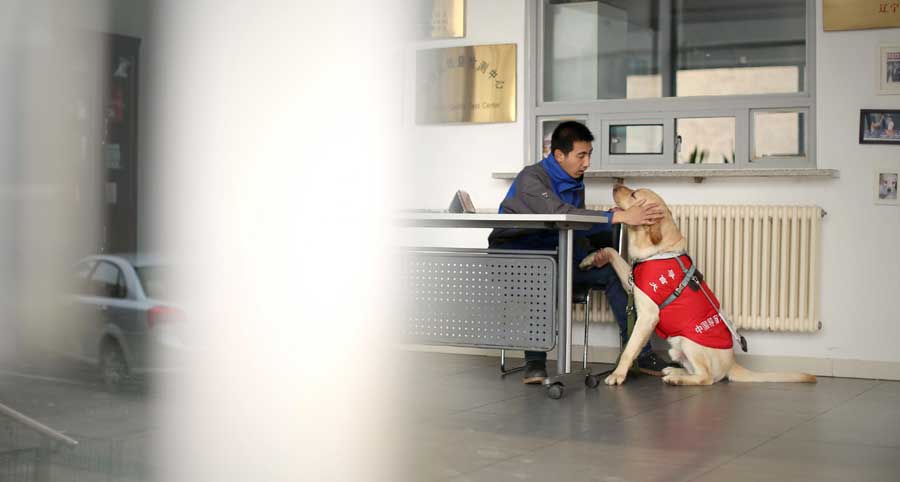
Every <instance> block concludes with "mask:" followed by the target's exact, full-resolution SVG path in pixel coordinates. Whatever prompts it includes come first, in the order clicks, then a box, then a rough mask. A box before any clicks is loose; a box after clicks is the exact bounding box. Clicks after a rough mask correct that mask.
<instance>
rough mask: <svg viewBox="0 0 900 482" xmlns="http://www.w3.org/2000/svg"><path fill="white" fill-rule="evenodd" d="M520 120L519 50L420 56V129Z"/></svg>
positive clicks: (455, 50)
mask: <svg viewBox="0 0 900 482" xmlns="http://www.w3.org/2000/svg"><path fill="white" fill-rule="evenodd" d="M515 120H516V45H515V44H498V45H472V46H466V47H451V48H443V49H428V50H420V51H418V52H417V55H416V123H418V124H444V123H453V122H515Z"/></svg>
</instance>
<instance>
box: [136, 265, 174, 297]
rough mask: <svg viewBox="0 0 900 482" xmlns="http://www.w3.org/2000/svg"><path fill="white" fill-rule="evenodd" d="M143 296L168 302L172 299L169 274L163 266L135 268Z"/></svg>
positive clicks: (167, 269)
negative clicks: (142, 289) (142, 288)
mask: <svg viewBox="0 0 900 482" xmlns="http://www.w3.org/2000/svg"><path fill="white" fill-rule="evenodd" d="M135 270H136V271H137V275H138V278H139V279H140V280H141V285H142V286H143V287H144V294H145V295H147V296H148V297H150V298H156V299H163V300H170V299H171V298H172V290H171V286H170V285H171V277H172V276H171V273H170V270H169V268H168V267H165V266H139V267H137V268H135Z"/></svg>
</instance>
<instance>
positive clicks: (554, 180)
mask: <svg viewBox="0 0 900 482" xmlns="http://www.w3.org/2000/svg"><path fill="white" fill-rule="evenodd" d="M583 179H584V178H578V179H575V178H573V177H572V176H570V175H569V174H568V173H567V172H566V171H564V170H563V168H562V166H560V165H559V163H558V162H556V159H555V158H554V157H553V154H550V155H548V156H547V157H545V158H544V159H543V160H542V161H541V162H539V163H537V164H533V165H531V166H527V167H526V168H524V169H522V171H521V172H519V175H517V176H516V179H515V181H513V183H512V186H510V187H509V191H508V192H507V193H506V198H505V199H503V202H502V203H500V211H499V212H500V213H501V214H587V215H605V216H606V217H607V219H609V220H610V222H611V221H612V212H609V211H594V210H591V209H585V208H584V180H583ZM611 227H612V224H610V223H603V224H596V225H594V227H593V228H592V229H590V230H585V231H575V241H574V243H573V249H572V259H573V260H574V262H575V264H576V265H577V264H578V263H579V262H580V261H581V260H582V259H584V257H585V256H587V255H588V254H590V252H591V251H593V249H592V248H591V244H590V242H589V241H588V237H589V236H591V235H593V234H596V233H598V232H602V231H609V230H610V229H611ZM558 244H559V237H558V233H557V231H553V230H549V229H514V228H497V229H494V230H493V231H491V235H490V236H489V237H488V245H489V246H490V247H491V248H500V249H546V250H553V249H556V247H557V245H558Z"/></svg>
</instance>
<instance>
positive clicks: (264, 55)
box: [142, 0, 404, 482]
mask: <svg viewBox="0 0 900 482" xmlns="http://www.w3.org/2000/svg"><path fill="white" fill-rule="evenodd" d="M153 5H154V7H153V8H152V19H151V24H150V28H149V30H148V38H147V42H146V43H145V44H144V53H143V54H144V57H143V58H144V59H145V63H144V66H143V68H144V69H145V74H146V76H145V78H146V79H147V81H146V83H145V88H146V89H149V90H148V91H147V92H149V93H148V94H147V95H145V96H144V99H145V106H144V109H149V111H148V110H145V115H144V121H145V122H147V123H148V130H149V132H147V133H146V136H145V142H149V143H150V144H149V145H148V146H147V147H145V149H144V150H143V151H142V152H143V154H144V156H143V159H144V161H145V162H146V161H149V162H151V163H152V164H151V165H155V166H159V170H157V171H156V172H152V173H148V175H150V176H151V178H152V179H154V180H156V181H157V188H156V189H155V191H154V193H155V196H156V197H155V198H154V199H153V202H154V203H155V204H154V209H157V210H158V212H156V213H155V214H153V215H152V216H151V218H152V219H153V220H154V223H155V224H154V225H153V226H151V227H150V228H149V229H150V232H151V233H152V234H153V236H151V238H153V239H152V240H150V241H147V242H149V243H152V244H154V245H157V246H161V247H164V248H165V250H166V251H168V253H169V255H170V256H174V258H175V259H177V260H179V265H180V266H181V268H183V270H182V273H181V277H180V280H179V281H180V284H179V287H180V288H181V293H182V294H183V295H184V296H185V300H184V303H185V307H186V312H187V317H188V321H187V322H186V328H188V329H189V330H190V331H191V335H192V339H194V340H196V347H195V348H196V349H195V350H194V351H193V352H192V356H191V357H190V360H189V361H190V368H191V369H190V370H189V372H188V373H187V374H186V375H185V376H184V377H179V378H177V379H176V380H175V381H173V382H172V383H171V384H168V385H166V386H165V387H164V389H163V391H162V393H163V403H162V405H161V406H160V407H159V414H160V421H161V423H162V425H163V428H162V432H161V434H160V436H159V437H157V442H158V446H159V448H160V449H161V452H160V455H161V456H162V457H163V460H164V463H163V464H162V466H163V467H164V469H163V473H161V474H160V477H159V479H160V480H165V481H191V482H197V481H215V482H225V481H241V482H244V481H249V480H269V481H297V480H315V481H323V480H394V479H393V478H392V477H391V476H390V475H389V467H388V466H387V465H386V464H387V461H386V458H385V456H386V455H387V452H386V450H387V448H388V444H389V439H390V435H389V434H390V429H389V428H387V427H384V426H382V425H381V424H380V420H381V419H382V417H383V416H384V415H385V413H386V410H387V409H388V407H387V406H386V405H385V404H384V403H382V400H383V397H382V395H383V394H387V393H389V392H390V390H391V389H392V382H393V381H392V380H391V369H392V367H391V362H390V358H391V357H390V353H389V350H388V345H387V343H388V342H389V340H391V335H392V334H391V332H390V330H391V329H390V327H389V326H388V325H387V320H386V319H385V317H384V316H383V312H384V310H383V309H382V308H383V298H382V296H381V295H380V293H381V289H382V288H383V287H385V286H386V285H387V284H388V283H390V282H391V279H390V276H389V275H388V273H387V270H386V268H388V267H389V265H390V263H389V261H388V260H387V258H386V253H385V251H384V243H385V239H386V230H387V226H386V224H385V219H384V215H385V212H384V211H385V210H384V206H385V204H386V202H387V196H386V194H387V186H388V180H389V179H390V178H391V177H392V176H395V175H399V173H395V172H394V170H393V169H394V168H393V164H392V162H393V160H394V157H395V156H396V157H398V158H399V157H400V156H402V151H403V150H404V146H403V145H401V144H400V143H395V142H394V141H395V139H393V137H392V136H393V134H394V129H395V126H397V127H399V124H400V118H399V113H400V111H401V109H400V106H399V105H396V101H397V100H398V99H400V98H401V95H400V94H401V93H400V92H399V91H398V89H399V85H400V84H399V83H396V84H395V83H394V82H393V79H394V77H395V76H396V75H399V74H400V73H401V72H402V68H401V67H400V66H399V65H398V64H397V62H398V59H400V58H401V56H400V55H397V54H396V52H394V51H392V49H394V48H395V44H394V43H393V40H392V37H393V35H394V34H395V33H396V28H395V27H396V25H401V26H402V25H403V15H404V14H403V13H402V12H403V10H402V9H401V10H397V9H393V8H392V2H371V1H363V0H355V1H346V0H337V1H329V2H298V1H293V0H285V1H260V2H244V1H225V2H217V1H205V0H192V1H190V2H183V1H174V0H172V1H160V2H155V3H154V4H153ZM398 164H399V163H398ZM160 186H161V187H160Z"/></svg>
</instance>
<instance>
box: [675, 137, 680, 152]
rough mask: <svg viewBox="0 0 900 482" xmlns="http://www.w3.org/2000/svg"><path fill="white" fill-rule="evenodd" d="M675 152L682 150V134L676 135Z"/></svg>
mask: <svg viewBox="0 0 900 482" xmlns="http://www.w3.org/2000/svg"><path fill="white" fill-rule="evenodd" d="M675 152H676V153H679V152H681V136H675Z"/></svg>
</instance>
